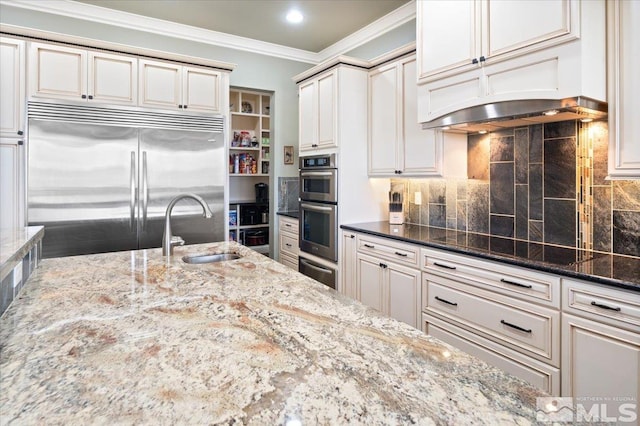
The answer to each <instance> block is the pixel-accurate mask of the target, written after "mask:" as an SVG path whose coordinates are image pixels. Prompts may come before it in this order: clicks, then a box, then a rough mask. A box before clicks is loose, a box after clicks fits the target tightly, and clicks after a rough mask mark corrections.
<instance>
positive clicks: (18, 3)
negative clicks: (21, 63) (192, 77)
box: [0, 0, 416, 64]
mask: <svg viewBox="0 0 640 426" xmlns="http://www.w3.org/2000/svg"><path fill="white" fill-rule="evenodd" d="M0 5H3V6H9V7H15V8H20V9H27V10H34V11H39V12H45V13H51V14H54V15H61V16H67V17H70V18H75V19H82V20H85V21H91V22H97V23H101V24H107V25H113V26H117V27H121V28H127V29H132V30H136V31H144V32H147V33H152V34H158V35H164V36H169V37H173V38H178V39H184V40H189V41H194V42H198V43H203V44H209V45H214V46H220V47H226V48H229V49H235V50H242V51H246V52H252V53H258V54H262V55H268V56H274V57H277V58H282V59H289V60H292V61H297V62H305V63H310V64H318V63H321V62H323V61H325V60H327V59H329V58H331V57H335V56H339V55H341V54H343V53H345V52H348V51H349V50H352V49H354V48H356V47H358V46H361V45H363V44H365V43H367V42H368V41H371V40H373V39H375V38H376V37H378V36H379V35H380V34H383V33H385V32H388V31H390V30H392V29H394V28H396V27H398V26H400V25H402V24H404V23H406V22H408V21H410V20H411V19H413V18H415V16H416V5H415V0H412V1H411V2H409V3H407V4H405V5H403V6H401V7H399V8H398V9H396V10H394V11H392V12H390V13H389V14H387V15H385V16H383V17H382V18H380V19H378V20H377V21H375V22H373V23H371V24H369V25H367V26H366V27H364V28H362V29H360V30H358V31H356V32H355V33H353V34H351V35H349V36H347V37H345V38H344V39H342V40H340V41H338V42H337V43H335V44H333V45H331V46H329V47H327V48H326V49H324V50H322V51H321V52H318V53H316V52H311V51H308V50H303V49H296V48H292V47H287V46H282V45H278V44H274V43H268V42H264V41H261V40H255V39H250V38H246V37H240V36H236V35H232V34H226V33H222V32H218V31H211V30H205V29H202V28H196V27H192V26H189V25H183V24H178V23H175V22H169V21H164V20H161V19H155V18H149V17H146V16H141V15H136V14H132V13H128V12H121V11H117V10H113V9H108V8H104V7H100V6H94V5H90V4H86V3H78V2H74V1H72V0H47V1H43V0H0Z"/></svg>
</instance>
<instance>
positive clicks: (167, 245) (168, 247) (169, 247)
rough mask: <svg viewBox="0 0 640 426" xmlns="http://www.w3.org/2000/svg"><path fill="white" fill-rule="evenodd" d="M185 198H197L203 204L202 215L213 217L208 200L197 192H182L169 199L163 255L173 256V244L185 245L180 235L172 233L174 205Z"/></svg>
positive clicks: (165, 216)
mask: <svg viewBox="0 0 640 426" xmlns="http://www.w3.org/2000/svg"><path fill="white" fill-rule="evenodd" d="M183 198H191V199H193V200H196V201H197V202H198V203H200V205H201V206H202V210H203V212H202V216H203V217H206V218H207V219H210V218H212V217H213V213H212V212H211V209H210V208H209V205H208V204H207V202H206V201H205V200H204V199H203V198H202V197H200V196H199V195H196V194H191V193H189V194H180V195H176V196H175V197H173V199H172V200H171V201H169V205H168V206H167V211H166V212H165V214H164V235H163V236H162V255H163V256H171V255H172V254H173V246H175V245H184V240H183V239H182V238H180V237H178V236H175V237H174V236H172V235H171V211H172V210H173V206H175V205H176V203H177V202H178V201H180V200H182V199H183Z"/></svg>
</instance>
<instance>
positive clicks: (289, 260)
mask: <svg viewBox="0 0 640 426" xmlns="http://www.w3.org/2000/svg"><path fill="white" fill-rule="evenodd" d="M279 261H280V263H281V264H283V265H284V266H288V267H289V268H291V269H293V270H294V271H297V270H298V256H289V255H287V254H286V253H283V252H280V260H279Z"/></svg>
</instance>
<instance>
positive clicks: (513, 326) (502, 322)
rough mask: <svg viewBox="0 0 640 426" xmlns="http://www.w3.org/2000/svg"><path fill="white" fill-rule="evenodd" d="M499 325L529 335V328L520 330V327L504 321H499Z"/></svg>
mask: <svg viewBox="0 0 640 426" xmlns="http://www.w3.org/2000/svg"><path fill="white" fill-rule="evenodd" d="M500 323H501V324H504V325H506V326H507V327H511V328H515V329H516V330H520V331H524V332H525V333H531V329H530V328H522V327H520V326H518V325H515V324H511V323H509V322H506V321H505V320H500Z"/></svg>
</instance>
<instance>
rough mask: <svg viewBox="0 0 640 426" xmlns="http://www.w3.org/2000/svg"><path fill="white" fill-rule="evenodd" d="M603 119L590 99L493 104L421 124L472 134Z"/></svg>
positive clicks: (601, 107) (599, 105)
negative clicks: (541, 124) (557, 122)
mask: <svg viewBox="0 0 640 426" xmlns="http://www.w3.org/2000/svg"><path fill="white" fill-rule="evenodd" d="M606 116H607V104H606V103H604V102H599V101H596V100H593V99H590V98H585V97H576V98H567V99H562V100H554V99H531V100H522V101H507V102H496V103H493V104H486V105H479V106H475V107H471V108H467V109H463V110H459V111H455V112H453V113H451V114H448V115H446V116H443V117H440V118H438V119H436V120H433V121H429V122H427V123H423V124H422V128H423V129H433V128H441V129H447V130H457V131H461V132H467V133H474V132H480V131H488V132H491V131H495V130H500V129H503V128H509V127H523V126H529V125H531V124H537V123H551V122H555V121H565V120H598V119H603V118H605V117H606Z"/></svg>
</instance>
